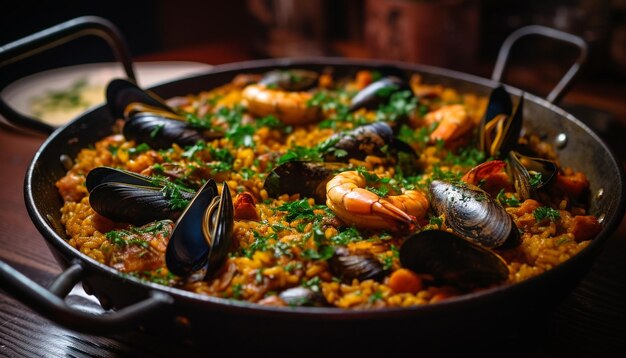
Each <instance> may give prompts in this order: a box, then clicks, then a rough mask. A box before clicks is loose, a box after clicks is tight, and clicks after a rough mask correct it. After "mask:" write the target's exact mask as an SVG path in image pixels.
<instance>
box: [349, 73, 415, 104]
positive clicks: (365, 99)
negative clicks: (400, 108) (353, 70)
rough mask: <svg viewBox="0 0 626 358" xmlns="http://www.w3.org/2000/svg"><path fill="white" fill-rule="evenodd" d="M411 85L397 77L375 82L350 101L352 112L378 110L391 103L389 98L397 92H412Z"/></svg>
mask: <svg viewBox="0 0 626 358" xmlns="http://www.w3.org/2000/svg"><path fill="white" fill-rule="evenodd" d="M410 90H411V87H410V86H409V84H408V83H407V82H406V81H404V80H402V79H400V78H398V77H396V76H387V77H383V78H381V79H380V80H378V81H374V82H372V83H370V84H369V85H367V86H366V87H365V88H363V89H362V90H360V91H359V92H358V93H357V94H356V95H355V96H354V97H352V100H351V101H350V107H349V109H350V111H356V110H357V109H361V108H365V109H370V110H371V109H377V108H378V106H380V105H381V104H383V103H387V102H388V101H389V97H391V95H392V94H393V93H395V92H399V91H410Z"/></svg>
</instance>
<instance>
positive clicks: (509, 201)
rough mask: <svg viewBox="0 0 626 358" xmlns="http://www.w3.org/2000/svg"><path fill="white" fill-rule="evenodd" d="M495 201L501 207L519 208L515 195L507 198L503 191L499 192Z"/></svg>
mask: <svg viewBox="0 0 626 358" xmlns="http://www.w3.org/2000/svg"><path fill="white" fill-rule="evenodd" d="M496 199H497V200H498V201H499V202H500V204H502V205H506V206H514V207H517V206H520V201H519V200H518V199H517V198H516V197H515V195H513V196H511V197H507V196H506V194H505V193H504V189H500V192H499V193H498V195H497V196H496Z"/></svg>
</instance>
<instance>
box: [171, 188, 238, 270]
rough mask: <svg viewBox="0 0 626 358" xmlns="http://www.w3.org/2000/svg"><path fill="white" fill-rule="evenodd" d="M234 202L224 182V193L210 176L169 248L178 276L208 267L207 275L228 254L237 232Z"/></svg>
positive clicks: (192, 203) (173, 232) (179, 225)
mask: <svg viewBox="0 0 626 358" xmlns="http://www.w3.org/2000/svg"><path fill="white" fill-rule="evenodd" d="M233 226H234V221H233V203H232V198H231V196H230V190H229V189H228V186H227V185H226V184H224V186H223V188H222V195H221V197H220V196H218V190H217V185H216V184H215V181H214V180H213V179H209V181H208V182H206V183H205V184H204V185H203V186H202V188H201V189H200V190H199V191H198V193H197V194H196V196H195V197H194V199H193V200H192V201H191V203H190V204H189V206H188V207H187V209H186V210H185V211H184V212H183V213H182V215H181V216H180V218H179V219H178V221H177V222H176V225H175V226H174V229H173V231H172V235H171V237H170V240H169V243H168V245H167V250H166V252H165V263H166V265H167V268H168V269H169V270H170V271H171V272H172V273H174V274H175V275H178V276H183V277H186V276H189V275H191V274H192V273H194V272H196V271H198V270H200V269H202V268H205V267H206V277H208V276H209V275H211V274H212V273H214V272H215V271H216V270H217V269H218V268H219V266H220V265H221V264H222V263H223V261H224V259H225V258H226V253H227V251H228V246H229V245H230V241H231V237H232V232H233Z"/></svg>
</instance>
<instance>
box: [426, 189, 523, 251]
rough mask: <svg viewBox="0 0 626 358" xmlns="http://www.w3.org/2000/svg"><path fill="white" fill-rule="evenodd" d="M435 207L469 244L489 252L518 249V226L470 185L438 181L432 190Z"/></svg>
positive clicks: (436, 211) (485, 193)
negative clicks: (473, 243) (507, 248)
mask: <svg viewBox="0 0 626 358" xmlns="http://www.w3.org/2000/svg"><path fill="white" fill-rule="evenodd" d="M429 192H430V196H431V201H430V202H431V206H432V208H433V210H434V211H435V213H436V214H437V215H442V214H444V215H445V217H446V225H447V226H448V227H450V228H452V229H453V230H454V231H455V232H458V233H459V234H460V235H463V236H464V237H466V238H467V239H469V240H472V241H473V242H475V243H477V244H479V245H482V246H484V247H488V248H497V247H501V246H503V245H505V244H506V246H514V245H517V244H518V243H519V241H520V237H519V232H518V230H517V226H515V223H513V219H512V218H511V216H510V215H509V214H508V213H507V212H506V210H504V208H503V207H502V206H501V205H500V204H499V203H498V202H497V201H496V200H494V199H493V198H492V197H491V196H490V195H489V194H488V193H487V192H485V191H483V190H482V189H480V188H478V187H476V186H474V185H471V184H466V183H462V182H460V183H448V182H443V181H438V180H435V181H433V182H432V183H431V184H430V188H429Z"/></svg>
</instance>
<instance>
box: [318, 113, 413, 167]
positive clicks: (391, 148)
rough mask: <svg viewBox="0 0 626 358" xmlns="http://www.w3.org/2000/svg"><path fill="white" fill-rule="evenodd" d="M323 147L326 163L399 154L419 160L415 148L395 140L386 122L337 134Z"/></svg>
mask: <svg viewBox="0 0 626 358" xmlns="http://www.w3.org/2000/svg"><path fill="white" fill-rule="evenodd" d="M321 147H322V151H323V152H324V161H327V162H348V161H349V160H350V159H357V160H363V159H365V157H367V156H368V155H375V156H379V157H386V156H387V155H394V156H397V155H398V153H399V152H402V153H404V154H405V155H406V156H407V157H409V158H410V159H417V154H415V151H414V150H413V148H411V146H410V145H408V144H406V143H405V142H403V141H401V140H399V139H397V138H395V136H394V134H393V131H392V129H391V127H390V126H389V124H387V123H385V122H374V123H371V124H366V125H364V126H360V127H357V128H354V129H352V130H350V131H347V132H343V133H337V134H335V135H333V136H331V137H330V138H328V139H327V140H326V141H325V142H324V143H323V144H322V145H321ZM338 153H341V155H339V154H338Z"/></svg>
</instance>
